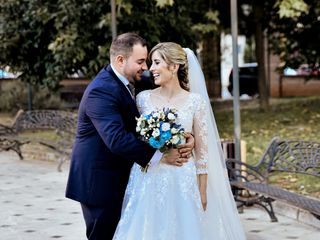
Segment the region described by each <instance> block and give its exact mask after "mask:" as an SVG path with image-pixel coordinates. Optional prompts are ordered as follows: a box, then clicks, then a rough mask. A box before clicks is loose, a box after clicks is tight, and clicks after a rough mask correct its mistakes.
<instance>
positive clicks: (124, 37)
mask: <svg viewBox="0 0 320 240" xmlns="http://www.w3.org/2000/svg"><path fill="white" fill-rule="evenodd" d="M136 44H141V46H143V47H144V46H146V45H147V42H146V40H145V39H143V38H142V37H140V36H139V35H138V34H136V33H132V32H128V33H123V34H121V35H119V36H117V37H116V38H115V39H114V40H113V41H112V43H111V47H110V58H112V57H115V56H117V55H123V56H124V57H126V58H127V57H129V56H130V54H131V53H132V50H133V46H134V45H136Z"/></svg>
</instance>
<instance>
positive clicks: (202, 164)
mask: <svg viewBox="0 0 320 240" xmlns="http://www.w3.org/2000/svg"><path fill="white" fill-rule="evenodd" d="M195 104H196V107H195V113H194V119H193V133H194V140H195V146H194V154H195V160H196V169H197V174H207V173H208V170H207V160H208V135H207V132H208V125H207V122H208V121H207V117H208V116H207V112H206V102H205V101H204V100H203V99H202V98H201V97H200V96H198V97H197V101H195Z"/></svg>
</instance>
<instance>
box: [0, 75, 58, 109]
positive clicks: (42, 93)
mask: <svg viewBox="0 0 320 240" xmlns="http://www.w3.org/2000/svg"><path fill="white" fill-rule="evenodd" d="M28 91H29V90H28V85H27V84H26V83H24V82H21V81H19V80H12V81H10V82H5V83H3V84H2V85H1V89H0V96H1V101H0V111H1V112H17V111H18V110H19V109H24V110H26V109H28ZM32 107H33V109H60V108H62V107H63V101H62V100H61V98H60V96H59V94H58V93H52V92H50V91H49V90H48V89H47V88H45V87H40V86H32Z"/></svg>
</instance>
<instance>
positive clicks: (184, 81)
mask: <svg viewBox="0 0 320 240" xmlns="http://www.w3.org/2000/svg"><path fill="white" fill-rule="evenodd" d="M155 51H158V53H159V54H160V56H161V57H162V58H163V60H164V61H165V62H166V63H167V64H168V65H170V64H178V65H179V69H178V72H177V74H178V79H179V84H180V86H181V87H182V88H183V89H184V90H186V91H189V86H188V85H189V80H188V60H187V54H186V52H185V51H184V50H183V48H182V47H181V46H180V45H179V44H177V43H174V42H162V43H158V44H157V45H156V46H154V47H153V48H152V49H151V51H150V53H149V58H150V59H151V57H152V55H153V53H154V52H155Z"/></svg>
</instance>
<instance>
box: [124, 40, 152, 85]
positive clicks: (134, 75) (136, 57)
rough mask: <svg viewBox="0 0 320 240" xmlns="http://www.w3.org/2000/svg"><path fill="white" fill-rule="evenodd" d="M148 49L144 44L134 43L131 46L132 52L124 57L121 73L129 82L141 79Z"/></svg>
mask: <svg viewBox="0 0 320 240" xmlns="http://www.w3.org/2000/svg"><path fill="white" fill-rule="evenodd" d="M147 56H148V50H147V47H146V46H142V45H141V44H136V45H134V46H133V49H132V54H131V55H130V56H129V57H128V58H127V59H125V62H124V65H123V75H124V76H125V77H126V78H127V79H128V80H129V81H130V82H131V83H135V82H136V81H140V80H141V75H142V73H143V71H145V70H147V69H148V67H147V63H146V61H147Z"/></svg>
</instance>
